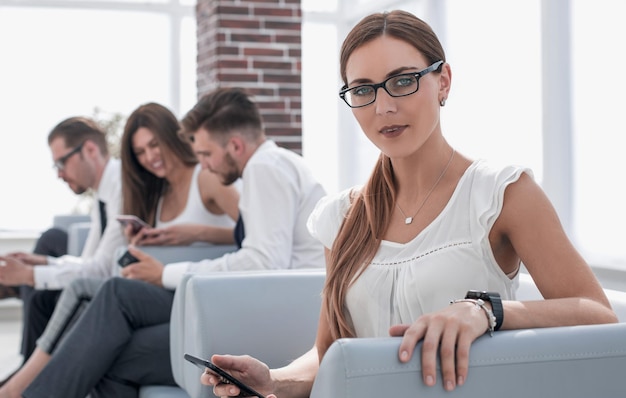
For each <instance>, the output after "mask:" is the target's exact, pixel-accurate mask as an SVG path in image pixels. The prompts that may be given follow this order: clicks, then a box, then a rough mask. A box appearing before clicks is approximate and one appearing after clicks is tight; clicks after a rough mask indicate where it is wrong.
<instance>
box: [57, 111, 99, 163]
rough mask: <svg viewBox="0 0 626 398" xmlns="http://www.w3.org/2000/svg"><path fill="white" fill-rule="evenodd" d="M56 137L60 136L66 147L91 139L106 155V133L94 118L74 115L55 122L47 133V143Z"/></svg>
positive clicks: (75, 145)
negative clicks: (57, 122)
mask: <svg viewBox="0 0 626 398" xmlns="http://www.w3.org/2000/svg"><path fill="white" fill-rule="evenodd" d="M57 138H62V139H63V141H64V142H65V146H66V147H77V146H78V145H80V144H82V143H83V142H85V141H87V140H89V141H93V142H94V143H95V144H96V145H97V146H98V148H99V149H100V153H102V155H105V156H106V155H108V154H109V149H108V146H107V140H106V133H105V131H104V130H103V129H102V128H101V127H100V126H99V125H98V123H96V122H95V121H94V120H92V119H89V118H86V117H81V116H75V117H70V118H68V119H65V120H63V121H62V122H61V123H59V124H57V125H56V126H55V127H54V128H53V129H52V131H50V134H48V145H50V144H51V143H52V141H54V140H55V139H57Z"/></svg>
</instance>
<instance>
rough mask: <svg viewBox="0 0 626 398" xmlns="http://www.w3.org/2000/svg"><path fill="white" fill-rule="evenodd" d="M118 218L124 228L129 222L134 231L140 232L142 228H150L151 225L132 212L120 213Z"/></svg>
mask: <svg viewBox="0 0 626 398" xmlns="http://www.w3.org/2000/svg"><path fill="white" fill-rule="evenodd" d="M116 219H117V221H119V223H120V224H122V226H123V227H124V228H126V226H127V225H128V224H130V225H132V226H133V232H134V233H137V232H139V230H140V229H141V228H150V225H149V224H148V223H147V222H145V221H144V220H142V219H141V218H139V217H137V216H133V215H132V214H120V215H119V216H117V217H116Z"/></svg>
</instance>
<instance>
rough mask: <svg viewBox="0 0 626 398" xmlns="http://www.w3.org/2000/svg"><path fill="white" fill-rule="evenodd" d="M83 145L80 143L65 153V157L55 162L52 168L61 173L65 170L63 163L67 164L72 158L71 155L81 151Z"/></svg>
mask: <svg viewBox="0 0 626 398" xmlns="http://www.w3.org/2000/svg"><path fill="white" fill-rule="evenodd" d="M84 144H85V141H83V142H81V143H80V144H79V145H78V146H77V147H75V148H74V149H72V150H71V151H69V152H68V153H66V154H65V155H63V156H61V157H60V158H58V159H57V160H55V161H54V168H56V169H57V170H58V171H63V170H64V169H65V163H67V161H68V160H69V159H70V158H71V157H72V155H74V154H77V153H78V152H80V151H81V150H82V149H83V145H84Z"/></svg>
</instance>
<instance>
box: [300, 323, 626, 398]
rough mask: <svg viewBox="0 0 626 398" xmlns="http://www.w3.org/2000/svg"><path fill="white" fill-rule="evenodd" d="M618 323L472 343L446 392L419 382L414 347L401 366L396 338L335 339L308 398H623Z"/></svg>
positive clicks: (624, 330) (623, 349) (623, 354)
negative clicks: (460, 373)
mask: <svg viewBox="0 0 626 398" xmlns="http://www.w3.org/2000/svg"><path fill="white" fill-rule="evenodd" d="M624 336H626V324H624V323H618V324H610V325H589V326H572V327H558V328H545V329H529V330H518V331H503V332H498V333H496V334H494V336H493V338H490V337H489V336H483V337H481V338H479V339H478V340H477V341H475V342H474V344H473V345H472V348H471V352H470V368H469V374H468V378H467V380H466V382H465V385H463V386H461V387H457V388H456V389H455V390H454V391H453V392H446V391H444V389H443V386H442V383H441V376H440V375H438V378H437V385H436V386H434V387H427V386H426V385H425V384H424V383H423V382H422V376H421V371H422V368H421V362H420V355H421V343H420V344H418V346H417V347H416V350H415V352H414V354H413V357H412V358H411V361H409V362H408V363H406V364H401V363H400V361H399V360H398V350H399V346H400V341H401V339H400V338H392V337H389V338H379V339H341V340H337V341H336V342H335V343H333V345H332V346H331V347H330V349H329V350H328V351H327V353H326V355H325V356H324V359H323V360H322V363H321V365H320V369H319V373H318V375H317V378H316V380H315V383H314V386H313V391H312V394H311V398H334V397H337V398H338V397H341V398H356V397H359V398H362V397H381V396H393V397H409V396H413V397H494V396H506V397H507V398H528V397H533V396H536V397H570V398H576V397H581V398H582V397H585V398H586V397H590V396H594V397H617V396H623V395H624V391H626V389H625V387H624V381H623V379H622V377H623V373H624V369H625V368H626V345H625V344H624V341H625V340H624Z"/></svg>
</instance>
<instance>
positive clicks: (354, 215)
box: [324, 11, 445, 339]
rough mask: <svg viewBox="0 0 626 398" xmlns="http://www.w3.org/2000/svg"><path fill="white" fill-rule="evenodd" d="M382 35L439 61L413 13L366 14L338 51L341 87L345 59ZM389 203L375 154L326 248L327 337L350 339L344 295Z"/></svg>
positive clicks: (385, 220)
mask: <svg viewBox="0 0 626 398" xmlns="http://www.w3.org/2000/svg"><path fill="white" fill-rule="evenodd" d="M383 35H386V36H391V37H394V38H396V39H399V40H403V41H405V42H407V43H409V44H411V45H412V46H413V47H415V48H416V49H417V50H418V51H419V52H420V53H421V54H422V55H423V56H424V57H425V58H426V60H427V61H429V63H434V62H437V61H439V60H443V61H444V62H445V54H444V51H443V48H442V46H441V43H440V42H439V39H437V36H436V35H435V33H434V32H433V30H432V29H431V28H430V26H428V24H426V23H425V22H424V21H422V20H420V19H419V18H417V17H416V16H415V15H413V14H410V13H408V12H405V11H391V12H388V13H387V12H386V13H377V14H372V15H370V16H367V17H365V18H364V19H362V20H361V21H360V22H359V23H358V24H357V25H356V26H355V27H354V28H352V30H351V31H350V33H348V36H347V37H346V39H345V40H344V42H343V45H342V47H341V56H340V72H341V77H342V79H343V81H344V83H345V84H347V77H346V64H347V62H348V59H349V58H350V55H351V54H352V53H353V52H354V50H356V49H357V48H359V47H360V46H362V45H363V44H365V43H368V42H370V41H372V40H374V39H376V38H378V37H380V36H383ZM395 202H396V186H395V178H394V174H393V167H392V164H391V160H390V159H389V157H387V156H386V155H384V154H383V153H381V154H380V157H379V160H378V162H377V164H376V166H375V167H374V170H373V172H372V174H371V176H370V178H369V180H368V181H367V184H366V185H365V186H364V187H363V189H362V190H361V191H360V192H354V194H353V197H352V204H351V206H350V209H349V210H348V213H347V215H346V217H345V219H344V220H343V223H342V225H341V227H340V229H339V233H338V234H337V237H336V239H335V242H334V243H333V246H332V248H331V250H330V256H329V263H328V265H327V267H328V269H327V276H326V285H325V287H324V305H325V306H326V310H327V313H328V323H329V325H330V332H331V336H332V337H333V339H337V338H341V337H354V329H353V327H352V325H350V323H349V322H348V320H347V318H346V316H345V299H346V293H347V291H348V288H349V287H350V285H351V284H352V283H353V282H354V280H355V279H356V278H357V277H358V276H359V275H360V274H361V273H362V272H363V270H364V269H365V267H366V266H367V264H369V262H370V261H371V260H372V258H373V257H374V255H375V254H376V252H377V251H378V248H379V246H380V242H381V240H382V238H383V236H384V235H385V232H386V231H387V226H388V225H389V222H390V219H391V214H392V211H393V208H394V206H395Z"/></svg>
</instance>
